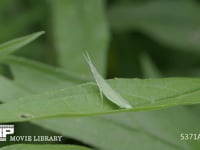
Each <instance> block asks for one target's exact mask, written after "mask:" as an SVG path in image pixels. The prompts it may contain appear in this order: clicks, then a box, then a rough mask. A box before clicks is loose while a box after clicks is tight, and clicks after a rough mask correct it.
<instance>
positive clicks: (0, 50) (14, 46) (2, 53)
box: [0, 31, 44, 60]
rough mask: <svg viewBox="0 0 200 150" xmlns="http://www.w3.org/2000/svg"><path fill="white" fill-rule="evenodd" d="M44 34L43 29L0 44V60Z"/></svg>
mask: <svg viewBox="0 0 200 150" xmlns="http://www.w3.org/2000/svg"><path fill="white" fill-rule="evenodd" d="M42 34H44V31H41V32H37V33H33V34H30V35H27V36H24V37H21V38H17V39H14V40H11V41H8V42H6V43H3V44H1V45H0V60H1V59H3V58H5V57H6V56H7V55H9V54H11V53H13V52H15V51H16V50H18V49H19V48H22V47H23V46H25V45H27V44H28V43H30V42H32V41H33V40H35V39H36V38H38V37H39V36H40V35H42Z"/></svg>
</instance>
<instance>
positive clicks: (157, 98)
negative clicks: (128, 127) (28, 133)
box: [0, 78, 200, 122]
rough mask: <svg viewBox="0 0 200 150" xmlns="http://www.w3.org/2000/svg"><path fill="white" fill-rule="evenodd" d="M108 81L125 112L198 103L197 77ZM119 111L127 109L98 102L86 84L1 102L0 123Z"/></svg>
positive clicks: (92, 88) (91, 86)
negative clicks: (123, 103) (122, 101)
mask: <svg viewBox="0 0 200 150" xmlns="http://www.w3.org/2000/svg"><path fill="white" fill-rule="evenodd" d="M108 83H109V84H110V85H111V87H112V88H113V89H114V90H115V91H117V92H119V94H120V95H122V96H123V97H124V98H126V100H128V101H129V103H130V104H131V105H132V106H133V108H132V109H128V111H144V110H154V109H161V108H167V107H172V106H177V105H189V104H197V103H200V90H199V89H200V80H199V79H198V78H197V79H193V78H165V79H164V78H163V79H146V80H141V79H114V80H109V81H108ZM123 111H127V109H119V108H116V107H115V106H114V105H113V104H112V103H110V102H109V101H108V100H104V101H103V102H102V101H101V98H100V96H99V92H98V88H97V86H96V84H94V83H86V84H82V85H78V86H74V87H70V88H66V89H61V90H57V91H53V92H46V93H44V94H39V95H35V96H28V97H24V98H20V99H17V100H15V101H11V102H9V103H6V104H1V105H0V122H14V121H27V120H32V119H39V118H49V117H59V116H68V117H70V116H83V115H87V116H88V115H97V114H107V113H117V112H123ZM5 114H6V115H5Z"/></svg>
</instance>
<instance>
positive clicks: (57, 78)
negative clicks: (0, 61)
mask: <svg viewBox="0 0 200 150" xmlns="http://www.w3.org/2000/svg"><path fill="white" fill-rule="evenodd" d="M5 62H6V63H7V64H9V66H10V67H11V71H12V73H13V76H14V79H15V80H14V82H15V83H16V84H18V85H20V86H22V87H24V88H26V89H28V90H29V91H30V92H33V93H38V92H43V91H48V90H53V89H60V88H64V87H68V86H71V85H75V84H78V83H82V82H83V81H84V80H86V79H82V78H79V77H78V76H77V75H74V74H72V73H70V72H66V71H63V70H62V69H60V68H54V67H51V66H49V65H46V64H42V63H39V62H35V61H31V60H28V59H25V58H19V57H14V56H10V57H7V58H6V59H5Z"/></svg>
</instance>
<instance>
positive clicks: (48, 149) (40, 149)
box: [0, 144, 90, 150]
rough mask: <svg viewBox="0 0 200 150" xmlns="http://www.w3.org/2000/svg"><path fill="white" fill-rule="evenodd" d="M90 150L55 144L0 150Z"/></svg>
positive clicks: (9, 147) (19, 146) (26, 145)
mask: <svg viewBox="0 0 200 150" xmlns="http://www.w3.org/2000/svg"><path fill="white" fill-rule="evenodd" d="M22 149H27V150H90V149H89V148H86V147H82V146H73V145H56V144H51V145H47V144H45V145H44V144H43V145H39V144H37V145H33V144H15V145H10V146H5V147H2V148H0V150H22Z"/></svg>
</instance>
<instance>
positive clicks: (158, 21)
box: [109, 1, 200, 52]
mask: <svg viewBox="0 0 200 150" xmlns="http://www.w3.org/2000/svg"><path fill="white" fill-rule="evenodd" d="M169 8H170V9H171V10H170V11H169ZM199 13H200V8H199V6H198V5H196V3H195V2H189V1H188V2H187V1H151V2H145V3H140V4H137V5H136V4H130V3H129V4H128V5H115V6H113V7H112V8H111V9H110V13H109V16H110V17H109V18H110V23H111V26H112V27H113V29H114V30H118V31H127V30H139V31H141V32H144V33H146V34H148V35H149V36H151V37H153V38H154V39H156V40H157V41H159V42H161V43H163V44H167V45H170V46H172V47H176V48H178V49H180V48H181V49H183V50H188V51H191V50H193V51H196V52H200V44H199V39H200V36H199V32H200V30H199V25H200V19H199V15H198V14H199Z"/></svg>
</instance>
